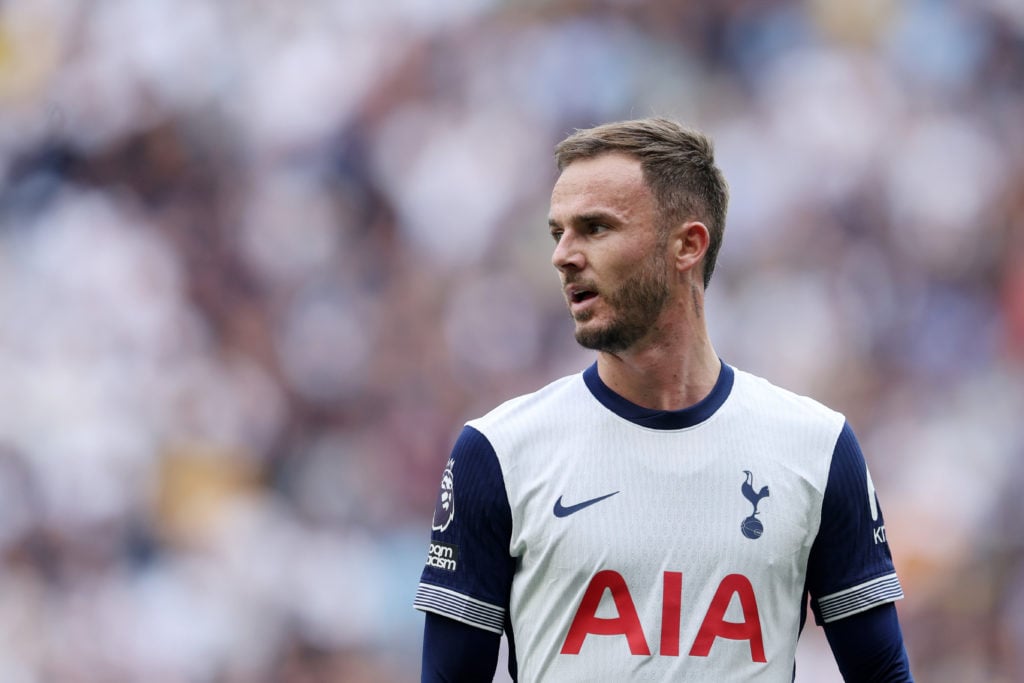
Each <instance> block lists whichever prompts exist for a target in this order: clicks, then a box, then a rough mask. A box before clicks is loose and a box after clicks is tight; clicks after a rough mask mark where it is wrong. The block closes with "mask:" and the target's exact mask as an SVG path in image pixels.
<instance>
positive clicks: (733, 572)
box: [415, 363, 903, 682]
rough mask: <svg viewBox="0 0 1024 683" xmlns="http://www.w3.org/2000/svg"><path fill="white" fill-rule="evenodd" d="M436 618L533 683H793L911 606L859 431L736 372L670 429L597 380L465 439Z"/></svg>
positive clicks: (420, 604)
mask: <svg viewBox="0 0 1024 683" xmlns="http://www.w3.org/2000/svg"><path fill="white" fill-rule="evenodd" d="M432 528H433V530H432V534H431V542H430V546H429V550H428V554H427V562H426V567H425V568H424V570H423V573H422V576H421V580H420V584H419V587H418V589H417V593H416V598H415V606H416V607H417V608H418V609H421V610H425V611H429V612H434V613H436V614H439V615H442V616H445V617H448V618H451V619H455V620H457V621H461V622H463V623H466V624H469V625H472V626H474V627H477V628H481V629H484V630H487V631H491V632H494V633H501V632H502V631H504V632H506V633H507V634H508V635H509V641H510V650H511V654H510V656H511V657H513V658H514V664H515V667H514V668H516V669H518V680H522V681H530V682H533V681H623V680H652V681H663V680H676V681H732V680H734V681H762V680H763V681H789V680H792V676H793V666H794V657H795V652H796V645H797V638H798V636H799V633H800V630H801V629H802V627H803V623H804V616H805V614H806V605H807V597H808V595H810V597H811V601H810V604H811V608H812V610H813V613H814V615H815V619H816V620H817V622H818V623H819V624H820V623H827V622H831V621H835V620H838V619H842V618H844V617H847V616H850V615H853V614H858V613H860V612H863V611H865V610H868V609H870V608H871V607H873V606H876V605H879V604H883V603H887V602H891V601H893V600H897V599H899V598H901V597H902V596H903V593H902V589H901V587H900V584H899V581H898V579H897V577H896V574H895V571H894V568H893V564H892V558H891V554H890V552H889V548H888V544H887V542H886V540H885V527H884V520H883V518H882V514H881V510H880V508H879V505H878V500H877V497H876V495H875V491H874V486H873V484H872V483H871V478H870V475H869V473H868V470H867V467H866V464H865V461H864V457H863V455H862V453H861V450H860V447H859V445H858V444H857V441H856V438H855V437H854V435H853V432H852V431H851V429H850V428H849V426H848V425H847V424H846V421H845V419H844V417H843V416H842V415H841V414H839V413H837V412H835V411H832V410H830V409H828V408H826V407H824V406H822V405H821V404H819V403H817V402H815V401H813V400H811V399H809V398H805V397H802V396H798V395H796V394H793V393H791V392H788V391H785V390H783V389H780V388H778V387H775V386H773V385H772V384H770V383H769V382H767V381H766V380H764V379H761V378H758V377H756V376H754V375H751V374H749V373H745V372H743V371H740V370H735V369H733V368H732V367H730V366H728V365H726V364H725V363H723V364H722V369H721V372H720V375H719V378H718V381H717V383H716V385H715V387H714V388H713V390H712V391H711V393H710V394H709V395H708V396H707V397H706V398H705V399H704V400H703V401H701V402H700V403H698V404H697V405H695V406H692V407H690V408H687V409H685V410H680V411H652V410H649V409H646V408H642V407H640V406H637V405H634V404H632V403H630V402H629V401H626V400H625V399H623V398H622V397H620V396H618V395H616V394H615V393H614V392H612V391H611V390H610V389H609V388H608V387H607V386H605V385H604V384H603V382H602V381H601V379H600V377H599V376H598V373H597V366H596V364H595V365H593V366H591V367H590V368H588V369H587V370H586V371H584V372H583V373H579V374H577V375H573V376H570V377H566V378H563V379H561V380H558V381H555V382H553V383H552V384H550V385H548V386H547V387H545V388H543V389H541V390H540V391H538V392H535V393H533V394H529V395H526V396H522V397H519V398H516V399H513V400H511V401H509V402H507V403H505V404H503V405H501V406H499V407H498V408H496V409H495V410H493V411H492V412H490V413H488V414H487V415H485V416H484V417H482V418H479V419H477V420H472V421H470V422H469V423H467V425H466V427H465V428H464V429H463V431H462V434H461V435H460V436H459V439H458V441H457V442H456V444H455V447H454V448H453V450H452V454H451V457H450V459H449V460H448V463H447V466H446V467H445V471H444V475H443V477H442V484H441V492H440V494H439V496H438V502H437V507H436V508H435V511H434V519H433V524H432Z"/></svg>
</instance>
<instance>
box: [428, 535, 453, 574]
mask: <svg viewBox="0 0 1024 683" xmlns="http://www.w3.org/2000/svg"><path fill="white" fill-rule="evenodd" d="M458 560H459V546H457V545H452V544H451V543H441V542H439V541H431V542H430V548H429V549H428V550H427V566H428V567H434V568H435V569H444V570H445V571H449V572H453V571H455V567H456V565H457V563H458Z"/></svg>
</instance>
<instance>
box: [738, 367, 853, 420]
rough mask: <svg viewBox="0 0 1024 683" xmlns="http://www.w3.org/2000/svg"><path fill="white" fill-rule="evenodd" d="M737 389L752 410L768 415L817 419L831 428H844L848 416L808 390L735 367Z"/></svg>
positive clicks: (745, 404) (740, 399)
mask: <svg viewBox="0 0 1024 683" xmlns="http://www.w3.org/2000/svg"><path fill="white" fill-rule="evenodd" d="M733 371H734V372H735V375H736V379H735V386H734V390H733V391H734V393H735V395H736V397H737V398H738V399H739V401H740V402H741V403H742V404H743V405H744V406H745V407H746V408H748V409H749V410H752V411H756V412H760V413H765V414H766V415H768V416H771V417H775V418H780V417H786V418H788V419H795V420H802V421H808V422H812V423H813V422H817V423H820V424H822V425H826V426H828V427H829V428H830V429H831V428H835V429H838V428H841V427H842V425H843V424H844V423H845V422H846V417H845V416H844V415H843V414H842V413H840V412H839V411H837V410H834V409H832V408H830V407H829V406H827V405H825V404H824V403H822V402H820V401H818V400H817V399H814V398H812V397H810V396H806V395H804V394H799V393H797V392H795V391H792V390H790V389H786V388H784V387H781V386H779V385H777V384H774V383H773V382H772V381H771V380H768V379H766V378H764V377H761V376H759V375H755V374H753V373H751V372H747V371H745V370H740V369H739V368H736V367H733Z"/></svg>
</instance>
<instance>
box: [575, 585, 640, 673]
mask: <svg viewBox="0 0 1024 683" xmlns="http://www.w3.org/2000/svg"><path fill="white" fill-rule="evenodd" d="M605 590H610V591H611V592H612V599H613V600H614V601H615V609H617V610H618V611H619V616H617V617H615V618H614V619H605V618H602V617H599V616H597V608H598V606H599V605H600V604H601V597H602V596H603V595H604V592H605ZM588 633H593V634H594V635H599V636H626V642H627V643H628V644H629V652H630V654H634V655H649V654H651V650H650V648H648V647H647V641H646V640H645V639H644V631H643V629H642V628H640V616H639V615H638V614H637V613H636V605H634V604H633V598H632V596H631V595H630V594H629V588H628V587H627V586H626V580H625V579H623V578H622V575H621V574H619V573H618V572H613V571H611V570H604V571H600V572H598V573H597V574H594V578H592V579H591V580H590V585H589V586H587V590H586V592H585V593H584V594H583V600H581V601H580V607H579V609H578V610H576V616H575V617H573V619H572V625H571V626H569V634H568V635H567V636H566V637H565V643H563V644H562V654H563V655H578V654H579V653H580V648H582V647H583V641H584V640H586V638H587V634H588Z"/></svg>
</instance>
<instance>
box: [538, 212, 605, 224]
mask: <svg viewBox="0 0 1024 683" xmlns="http://www.w3.org/2000/svg"><path fill="white" fill-rule="evenodd" d="M615 220H616V218H615V216H614V215H613V214H611V213H608V212H607V211H591V212H590V213H581V214H579V215H577V216H572V218H571V220H570V222H571V223H578V224H583V225H586V224H589V223H608V222H614V221H615ZM548 226H550V227H552V228H557V227H560V226H561V223H559V222H558V221H556V220H555V219H554V218H548Z"/></svg>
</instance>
